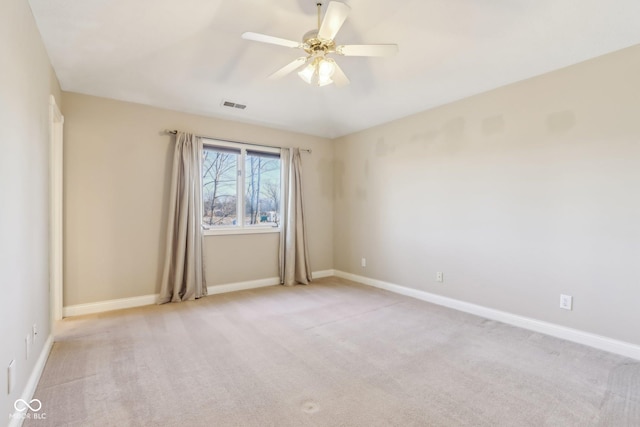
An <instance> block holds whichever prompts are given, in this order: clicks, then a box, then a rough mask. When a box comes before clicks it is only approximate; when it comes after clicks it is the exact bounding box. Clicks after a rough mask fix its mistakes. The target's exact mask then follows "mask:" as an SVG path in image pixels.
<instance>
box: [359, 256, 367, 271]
mask: <svg viewBox="0 0 640 427" xmlns="http://www.w3.org/2000/svg"><path fill="white" fill-rule="evenodd" d="M360 265H361V266H362V268H365V267H366V266H367V259H366V258H364V257H363V258H362V261H360Z"/></svg>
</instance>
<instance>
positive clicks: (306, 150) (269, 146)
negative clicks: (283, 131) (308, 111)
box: [164, 129, 311, 154]
mask: <svg viewBox="0 0 640 427" xmlns="http://www.w3.org/2000/svg"><path fill="white" fill-rule="evenodd" d="M164 132H165V133H169V134H171V135H176V134H177V133H178V131H177V130H175V129H174V130H170V129H165V130H164ZM196 136H197V137H199V138H206V139H215V140H216V141H224V142H233V143H234V144H245V145H255V146H257V147H268V148H288V147H277V146H275V145H266V144H255V143H253V142H241V141H233V140H231V139H222V138H214V137H213V136H205V135H196ZM300 151H304V152H305V153H309V154H311V150H309V149H306V148H301V149H300Z"/></svg>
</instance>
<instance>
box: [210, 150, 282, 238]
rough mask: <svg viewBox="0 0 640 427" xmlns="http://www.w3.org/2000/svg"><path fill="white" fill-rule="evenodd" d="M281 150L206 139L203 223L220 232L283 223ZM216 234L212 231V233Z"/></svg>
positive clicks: (274, 227) (263, 228)
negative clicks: (281, 221) (281, 212)
mask: <svg viewBox="0 0 640 427" xmlns="http://www.w3.org/2000/svg"><path fill="white" fill-rule="evenodd" d="M280 165H281V163H280V150H279V149H277V148H269V147H256V146H252V145H248V144H238V143H231V142H225V141H217V140H205V142H204V149H203V153H202V205H203V206H202V208H203V209H202V212H203V218H202V224H203V226H204V228H205V229H207V230H212V231H214V234H215V231H220V232H233V231H234V230H235V231H237V232H264V231H274V230H278V229H279V227H280V193H281V182H280V169H281V168H280ZM209 234H212V233H209Z"/></svg>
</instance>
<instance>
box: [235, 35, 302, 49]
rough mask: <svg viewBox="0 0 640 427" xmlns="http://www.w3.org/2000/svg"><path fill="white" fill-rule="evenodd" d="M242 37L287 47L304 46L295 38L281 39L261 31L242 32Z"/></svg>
mask: <svg viewBox="0 0 640 427" xmlns="http://www.w3.org/2000/svg"><path fill="white" fill-rule="evenodd" d="M242 38H243V39H245V40H253V41H255V42H262V43H270V44H277V45H280V46H286V47H301V46H302V43H300V42H294V41H293V40H287V39H281V38H280V37H273V36H268V35H266V34H260V33H252V32H246V33H243V34H242Z"/></svg>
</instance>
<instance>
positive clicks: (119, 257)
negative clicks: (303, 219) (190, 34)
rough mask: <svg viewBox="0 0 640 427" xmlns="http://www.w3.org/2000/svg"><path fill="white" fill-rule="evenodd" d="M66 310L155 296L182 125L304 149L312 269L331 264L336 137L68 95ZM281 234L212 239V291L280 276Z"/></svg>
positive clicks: (208, 257)
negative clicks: (173, 161) (175, 144)
mask: <svg viewBox="0 0 640 427" xmlns="http://www.w3.org/2000/svg"><path fill="white" fill-rule="evenodd" d="M63 96H64V102H65V157H64V161H65V175H64V181H65V204H64V208H65V224H64V225H65V265H64V273H65V276H64V286H65V288H64V304H65V306H69V305H75V304H83V303H90V302H96V301H105V300H111V299H118V298H127V297H135V296H142V295H149V294H154V293H157V292H158V291H159V282H160V279H161V275H162V260H163V257H164V250H163V246H164V242H165V236H166V233H165V228H166V222H167V216H166V208H167V205H168V197H169V194H168V193H169V184H170V182H169V180H170V171H171V159H172V157H171V156H172V155H173V152H172V149H173V139H174V138H173V137H172V136H169V135H166V134H163V133H162V132H161V131H163V130H164V129H181V130H187V131H192V132H195V133H197V134H201V135H208V136H215V137H218V138H223V139H230V140H236V141H245V142H253V143H259V144H268V145H277V146H285V147H293V146H298V147H301V148H309V149H312V150H313V153H312V154H304V153H303V163H304V168H305V171H304V177H303V178H304V186H305V190H306V196H307V197H306V207H307V210H308V212H307V213H308V218H309V227H308V230H309V241H310V247H309V251H310V255H311V264H312V268H313V270H314V271H321V270H326V269H331V268H333V234H332V232H331V230H332V229H333V216H332V212H333V200H332V188H333V181H332V179H333V176H332V167H331V161H332V159H333V146H332V144H331V142H330V141H329V140H326V139H323V138H317V137H311V136H306V135H302V134H295V133H291V132H285V131H279V130H274V129H268V128H264V127H259V126H253V125H245V124H241V123H237V122H231V121H224V120H217V119H213V118H207V117H201V116H195V115H189V114H183V113H177V112H174V111H169V110H163V109H158V108H151V107H146V106H142V105H138V104H131V103H126V102H120V101H114V100H108V99H104V98H96V97H91V96H86V95H79V94H73V93H64V95H63ZM277 248H278V235H277V234H260V235H257V234H254V235H234V236H207V237H205V251H206V255H205V256H206V260H207V261H206V268H207V275H206V278H207V282H208V285H216V284H227V283H235V282H240V281H247V280H257V279H265V278H272V277H277V276H278V268H277Z"/></svg>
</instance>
